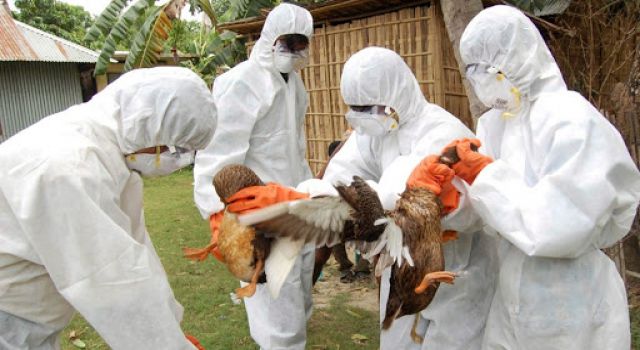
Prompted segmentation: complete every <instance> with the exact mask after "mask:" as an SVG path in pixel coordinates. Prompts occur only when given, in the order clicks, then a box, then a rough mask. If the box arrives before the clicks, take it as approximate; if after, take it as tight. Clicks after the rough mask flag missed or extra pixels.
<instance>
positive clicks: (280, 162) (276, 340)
mask: <svg viewBox="0 0 640 350" xmlns="http://www.w3.org/2000/svg"><path fill="white" fill-rule="evenodd" d="M312 33H313V18H312V17H311V14H310V13H309V11H307V10H306V9H304V8H302V7H299V6H295V5H291V4H281V5H279V6H276V7H275V8H274V9H273V10H272V11H271V12H269V15H268V16H267V19H266V21H265V24H264V27H263V29H262V33H261V35H260V39H259V40H258V41H257V42H256V45H255V46H254V47H253V49H252V51H251V54H250V57H249V59H248V60H247V61H245V62H242V63H240V64H239V65H237V66H236V67H234V68H232V69H231V70H230V71H228V72H226V73H224V74H223V75H221V76H220V77H218V78H217V79H216V80H215V81H214V85H213V97H214V100H215V102H216V105H217V107H218V113H219V122H218V132H217V133H216V134H215V136H214V137H213V140H212V141H211V143H210V144H209V145H208V146H207V148H206V149H205V150H204V151H200V152H198V153H197V155H196V161H195V168H194V178H195V191H194V199H195V203H196V205H197V207H198V208H199V210H200V212H201V214H202V216H203V218H205V219H209V220H210V221H211V227H212V230H215V228H214V227H216V226H217V225H218V223H219V220H220V219H221V215H219V214H218V215H216V213H220V212H221V211H222V210H223V209H224V205H223V203H222V202H221V200H220V198H218V195H217V194H216V192H215V190H214V187H213V185H212V180H213V177H214V176H215V174H216V173H217V172H218V171H220V170H221V169H222V168H223V167H224V166H226V165H229V164H244V165H246V166H248V167H249V168H251V169H252V170H253V171H254V172H256V174H257V175H258V176H259V177H260V178H261V179H262V180H263V181H265V182H277V183H279V184H282V185H284V186H296V185H297V184H298V183H300V182H301V181H303V180H306V179H309V178H311V177H312V174H311V169H310V168H309V165H308V164H307V162H306V159H305V151H306V141H305V134H304V117H305V112H306V110H307V106H308V95H307V92H306V90H305V88H304V85H303V83H302V80H301V79H300V75H299V73H298V72H297V71H298V70H300V69H301V68H303V67H304V65H305V64H306V62H307V58H308V42H309V39H310V38H311V35H312ZM214 252H215V251H214ZM214 255H215V254H214ZM272 255H273V254H272ZM272 255H270V258H271V257H272ZM205 256H206V255H205ZM295 256H297V258H295V265H294V266H293V268H292V269H291V272H290V273H289V274H288V275H287V276H286V281H285V282H284V285H283V286H282V288H281V290H280V294H279V296H278V297H277V298H273V297H272V296H271V295H270V294H269V291H268V290H267V288H266V286H265V285H264V284H260V285H258V289H257V291H256V293H255V295H254V296H252V297H250V298H245V299H244V300H245V306H246V310H247V315H248V319H249V328H250V332H251V336H252V337H253V339H254V340H255V341H256V343H258V345H260V347H261V348H263V349H304V346H305V343H306V321H307V319H308V318H309V317H310V315H311V305H312V300H311V278H312V272H313V263H314V247H313V245H307V246H305V247H303V249H302V250H301V252H300V253H299V254H297V253H296V254H295ZM269 263H270V261H269V259H267V269H269V266H270V265H269ZM267 272H269V271H267Z"/></svg>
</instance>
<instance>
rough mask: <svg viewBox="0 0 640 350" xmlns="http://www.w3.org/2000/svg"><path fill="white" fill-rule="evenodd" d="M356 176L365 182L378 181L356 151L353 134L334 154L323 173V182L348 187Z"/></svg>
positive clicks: (356, 145)
mask: <svg viewBox="0 0 640 350" xmlns="http://www.w3.org/2000/svg"><path fill="white" fill-rule="evenodd" d="M354 175H357V176H360V177H361V178H363V179H365V180H374V181H378V178H379V175H376V171H375V170H374V169H371V168H370V167H369V166H367V164H366V162H365V161H364V159H362V154H361V153H360V150H359V149H358V142H357V135H356V134H355V132H354V133H352V134H351V136H349V139H348V140H347V142H345V144H344V145H343V146H342V148H340V150H339V151H338V153H336V154H335V155H334V156H333V158H331V161H330V162H329V165H328V166H327V169H326V170H325V172H324V176H323V177H322V179H323V180H325V181H328V182H329V183H331V184H333V185H335V184H337V183H338V182H340V183H343V184H345V185H348V184H350V183H351V181H353V176H354Z"/></svg>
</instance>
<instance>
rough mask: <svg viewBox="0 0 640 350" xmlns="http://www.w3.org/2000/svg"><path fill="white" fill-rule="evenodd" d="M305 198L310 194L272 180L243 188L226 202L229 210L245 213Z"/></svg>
mask: <svg viewBox="0 0 640 350" xmlns="http://www.w3.org/2000/svg"><path fill="white" fill-rule="evenodd" d="M305 198H309V195H308V194H306V193H301V192H296V191H295V190H292V189H290V188H288V187H285V186H282V185H279V184H277V183H273V182H270V183H268V184H266V185H264V186H252V187H247V188H243V189H242V190H240V191H238V192H237V193H236V194H234V195H233V196H231V197H229V198H227V199H226V200H225V202H226V203H227V210H229V211H230V212H232V213H236V214H243V213H246V212H249V211H252V210H256V209H261V208H264V207H267V206H269V205H273V204H276V203H280V202H286V201H292V200H296V199H305Z"/></svg>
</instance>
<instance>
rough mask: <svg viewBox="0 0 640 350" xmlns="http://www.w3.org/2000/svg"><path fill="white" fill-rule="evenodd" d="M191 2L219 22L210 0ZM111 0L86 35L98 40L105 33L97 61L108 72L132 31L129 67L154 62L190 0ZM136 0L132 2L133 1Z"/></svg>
mask: <svg viewBox="0 0 640 350" xmlns="http://www.w3.org/2000/svg"><path fill="white" fill-rule="evenodd" d="M190 1H191V2H190V4H191V6H196V7H197V8H198V9H199V10H201V11H203V12H204V13H205V14H207V16H209V18H210V19H211V21H212V23H216V17H215V13H214V11H213V8H212V6H211V3H210V2H209V0H190ZM132 2H133V1H131V0H111V2H110V3H109V4H108V5H107V7H106V8H105V9H104V10H103V11H102V13H101V14H100V15H99V16H98V18H97V19H96V21H95V23H94V25H93V26H91V28H90V29H89V31H88V32H87V35H86V36H85V38H84V40H85V41H94V40H97V39H98V38H99V37H100V35H104V37H105V38H106V39H105V42H104V45H103V47H102V50H101V52H100V57H99V58H98V61H97V63H96V68H95V71H94V74H95V75H101V74H104V73H105V72H106V70H107V66H108V64H109V60H110V59H111V57H112V56H113V53H114V52H115V51H116V47H117V45H118V44H120V43H122V42H123V41H125V40H126V39H127V38H128V37H129V34H130V33H135V34H134V36H133V40H132V43H131V46H130V48H129V55H128V56H127V61H126V62H125V70H130V69H134V68H141V67H149V66H152V65H154V64H155V63H156V62H157V61H158V58H159V56H160V54H162V52H163V50H164V43H165V42H166V41H167V39H168V37H169V32H170V31H171V28H172V25H173V21H176V20H179V18H178V15H179V14H180V11H181V9H182V7H183V6H184V4H185V2H186V0H170V1H168V2H164V3H162V4H160V5H158V6H156V0H137V1H135V2H133V3H132ZM131 3H132V4H131Z"/></svg>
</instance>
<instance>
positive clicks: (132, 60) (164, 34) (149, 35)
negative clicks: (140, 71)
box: [124, 5, 172, 71]
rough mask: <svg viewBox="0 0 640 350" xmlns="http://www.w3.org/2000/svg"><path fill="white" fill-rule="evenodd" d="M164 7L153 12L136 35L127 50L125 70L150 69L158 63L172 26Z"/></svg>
mask: <svg viewBox="0 0 640 350" xmlns="http://www.w3.org/2000/svg"><path fill="white" fill-rule="evenodd" d="M166 6H168V5H165V6H161V7H157V8H156V9H155V10H153V11H152V12H151V14H150V15H149V17H147V20H146V21H145V23H144V24H143V25H142V27H141V28H140V31H139V32H138V33H137V34H136V37H135V38H134V40H133V43H132V45H131V49H129V55H128V56H127V61H126V62H125V63H124V69H125V70H127V71H128V70H131V69H135V68H142V67H151V66H153V65H154V64H155V63H156V62H158V57H159V56H160V54H161V53H162V51H163V46H164V42H165V41H166V40H167V38H168V37H169V31H170V30H171V26H172V24H171V20H170V19H169V17H167V14H166V13H165V11H164V10H165V8H166Z"/></svg>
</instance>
